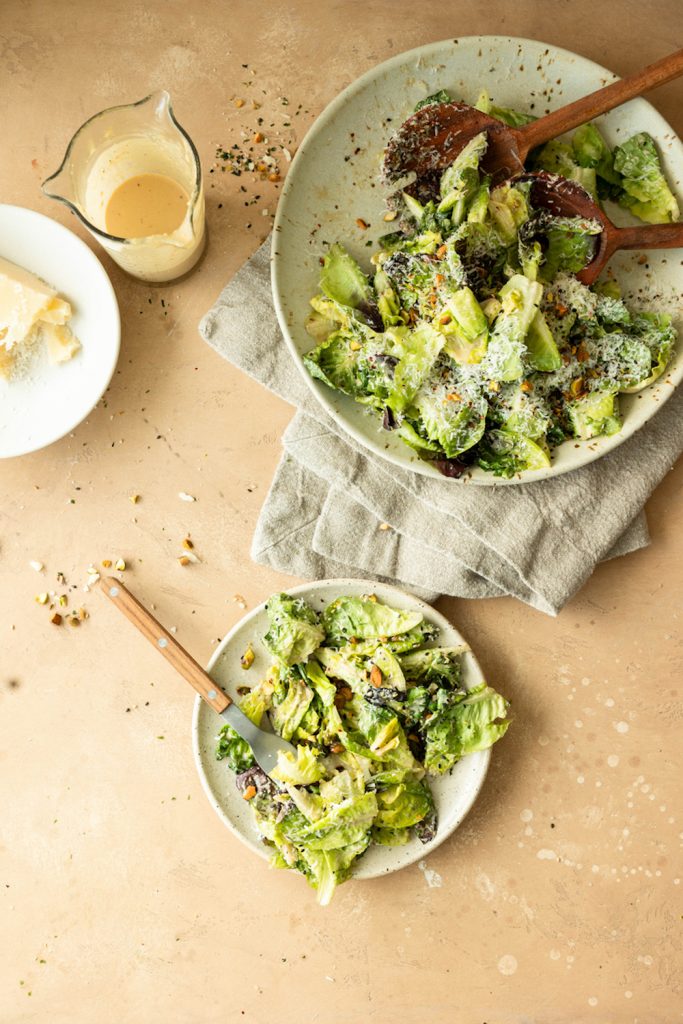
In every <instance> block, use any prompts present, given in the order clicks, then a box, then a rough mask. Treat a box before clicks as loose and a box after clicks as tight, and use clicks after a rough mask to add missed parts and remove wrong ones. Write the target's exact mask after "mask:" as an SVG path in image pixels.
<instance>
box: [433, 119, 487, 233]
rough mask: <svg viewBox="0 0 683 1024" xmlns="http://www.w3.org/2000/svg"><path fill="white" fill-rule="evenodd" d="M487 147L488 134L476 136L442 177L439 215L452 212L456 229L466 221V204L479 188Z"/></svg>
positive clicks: (483, 133) (481, 133)
mask: <svg viewBox="0 0 683 1024" xmlns="http://www.w3.org/2000/svg"><path fill="white" fill-rule="evenodd" d="M487 145H488V138H487V135H486V132H480V134H479V135H475V136H474V138H472V139H470V141H469V142H468V143H467V144H466V145H465V146H464V148H463V149H462V150H461V151H460V153H458V155H457V157H456V158H455V160H454V161H453V163H452V164H451V165H450V167H447V168H446V170H445V171H444V172H443V174H442V175H441V181H440V184H439V194H440V196H441V201H440V203H439V205H438V207H437V209H438V211H439V213H445V212H450V213H451V218H452V222H453V225H454V226H455V227H457V225H458V224H460V222H461V221H462V220H463V219H464V216H465V207H466V203H467V201H468V200H469V199H471V198H472V197H473V196H474V194H475V193H476V191H477V189H478V188H479V172H478V167H479V162H480V160H481V158H482V157H483V155H484V153H485V152H486V147H487Z"/></svg>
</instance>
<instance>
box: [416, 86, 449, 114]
mask: <svg viewBox="0 0 683 1024" xmlns="http://www.w3.org/2000/svg"><path fill="white" fill-rule="evenodd" d="M450 102H451V95H450V93H448V92H446V90H445V89H439V90H438V91H437V92H433V93H432V94H431V96H425V98H424V99H423V100H420V101H419V102H418V103H416V104H415V110H414V113H417V112H418V110H422V108H423V107H430V106H432V105H433V104H435V103H450Z"/></svg>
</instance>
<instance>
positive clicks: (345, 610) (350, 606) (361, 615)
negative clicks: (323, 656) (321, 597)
mask: <svg viewBox="0 0 683 1024" xmlns="http://www.w3.org/2000/svg"><path fill="white" fill-rule="evenodd" d="M422 620H423V615H422V612H418V611H401V610H399V609H396V608H390V607H389V606H388V605H386V604H382V602H381V601H377V600H373V598H372V597H338V598H337V600H336V601H332V602H331V603H330V604H328V606H327V608H326V609H325V611H324V612H323V618H322V623H323V628H324V630H325V635H326V637H327V641H328V643H330V642H331V643H333V644H341V643H346V642H348V641H349V640H350V639H351V638H352V637H353V638H355V639H356V640H367V639H379V638H380V637H394V636H398V635H400V634H403V633H407V632H409V631H410V630H411V629H413V628H414V627H415V626H418V625H419V624H420V623H421V622H422Z"/></svg>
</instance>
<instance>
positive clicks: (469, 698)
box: [424, 683, 510, 775]
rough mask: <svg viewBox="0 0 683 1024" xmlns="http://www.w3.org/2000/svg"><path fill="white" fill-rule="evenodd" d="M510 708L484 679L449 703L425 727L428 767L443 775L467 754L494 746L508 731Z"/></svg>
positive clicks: (426, 761) (428, 769) (426, 763)
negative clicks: (463, 695) (464, 694)
mask: <svg viewBox="0 0 683 1024" xmlns="http://www.w3.org/2000/svg"><path fill="white" fill-rule="evenodd" d="M507 710H508V702H507V701H506V700H505V698H504V697H502V696H501V695H500V694H499V693H497V692H496V691H495V690H493V689H492V688H491V687H490V686H487V685H486V684H485V683H482V684H481V685H480V686H477V687H475V688H474V689H472V690H470V691H469V692H468V693H467V695H466V696H465V697H464V699H462V700H459V701H458V702H457V703H452V704H447V705H446V706H445V707H444V708H443V710H442V711H440V712H438V713H437V714H435V715H434V716H433V718H431V719H430V721H429V723H428V724H427V726H426V728H425V730H424V737H425V758H424V764H425V768H426V769H427V771H428V772H431V773H434V774H437V775H442V774H443V773H444V772H447V771H449V770H450V769H451V768H452V767H453V765H454V764H455V763H456V761H458V760H459V759H460V758H461V757H463V756H464V755H465V754H473V753H475V752H476V751H477V750H487V749H488V748H489V747H491V746H492V745H493V744H494V743H495V742H496V741H497V740H499V739H500V738H501V736H504V735H505V732H506V731H507V728H508V726H509V724H510V722H509V720H508V719H507V718H506V716H507Z"/></svg>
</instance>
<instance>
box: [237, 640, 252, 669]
mask: <svg viewBox="0 0 683 1024" xmlns="http://www.w3.org/2000/svg"><path fill="white" fill-rule="evenodd" d="M254 658H255V654H254V648H253V647H252V646H251V644H248V645H247V649H246V651H245V652H244V654H243V655H242V657H241V658H240V665H241V666H242V668H244V669H248V668H251V666H252V665H253V664H254Z"/></svg>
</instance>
